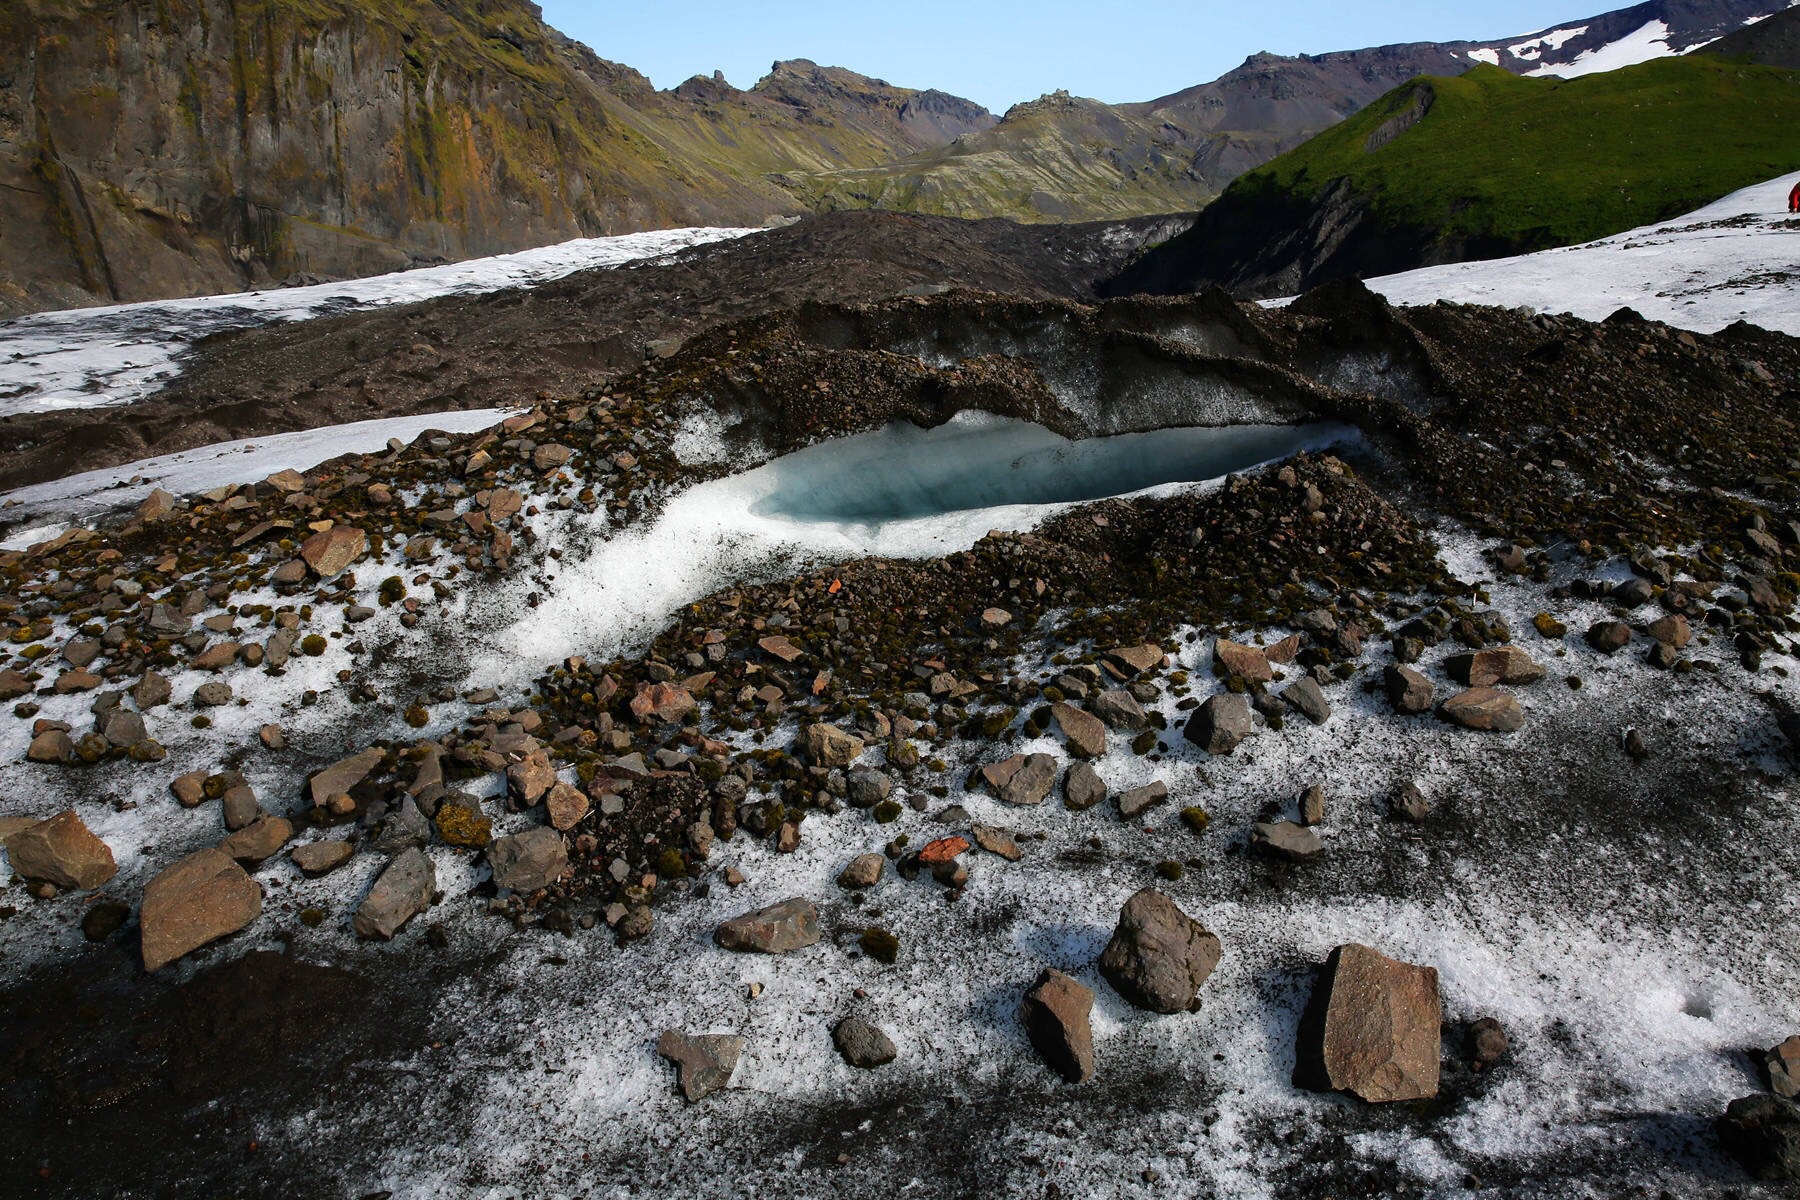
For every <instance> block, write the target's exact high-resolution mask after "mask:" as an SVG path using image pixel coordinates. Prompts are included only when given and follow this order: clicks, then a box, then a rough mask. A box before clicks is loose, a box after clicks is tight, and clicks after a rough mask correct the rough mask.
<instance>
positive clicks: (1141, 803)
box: [1119, 779, 1169, 820]
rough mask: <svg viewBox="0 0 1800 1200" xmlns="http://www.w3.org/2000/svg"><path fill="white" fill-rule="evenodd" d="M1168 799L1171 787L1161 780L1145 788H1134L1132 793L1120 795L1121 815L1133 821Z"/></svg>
mask: <svg viewBox="0 0 1800 1200" xmlns="http://www.w3.org/2000/svg"><path fill="white" fill-rule="evenodd" d="M1168 798H1169V785H1168V784H1166V783H1164V782H1163V781H1162V780H1160V779H1157V780H1153V781H1152V782H1150V783H1146V784H1145V785H1144V786H1143V787H1134V788H1132V789H1131V790H1130V791H1125V792H1120V793H1119V815H1120V816H1121V817H1124V818H1125V819H1126V820H1131V819H1133V818H1135V817H1137V816H1138V815H1139V814H1140V813H1143V812H1145V811H1146V810H1148V809H1151V808H1154V807H1155V806H1156V805H1158V804H1161V803H1162V802H1163V801H1165V800H1167V799H1168Z"/></svg>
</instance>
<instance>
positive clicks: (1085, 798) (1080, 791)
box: [1063, 762, 1106, 812]
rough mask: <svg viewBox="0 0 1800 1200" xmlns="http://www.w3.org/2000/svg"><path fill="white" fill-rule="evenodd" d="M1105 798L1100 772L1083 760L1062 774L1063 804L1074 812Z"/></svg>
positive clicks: (1083, 809) (1104, 785)
mask: <svg viewBox="0 0 1800 1200" xmlns="http://www.w3.org/2000/svg"><path fill="white" fill-rule="evenodd" d="M1104 799H1106V781H1105V780H1103V779H1101V778H1100V773H1099V772H1098V771H1096V770H1094V768H1092V767H1090V766H1088V764H1086V763H1084V762H1078V763H1075V764H1073V765H1072V766H1070V767H1069V772H1068V774H1067V775H1065V776H1063V804H1064V805H1065V806H1066V807H1068V808H1071V809H1074V810H1075V811H1076V812H1083V811H1085V810H1087V809H1090V808H1092V807H1094V805H1096V804H1098V803H1100V802H1101V801H1102V800H1104Z"/></svg>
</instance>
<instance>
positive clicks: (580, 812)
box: [544, 783, 590, 833]
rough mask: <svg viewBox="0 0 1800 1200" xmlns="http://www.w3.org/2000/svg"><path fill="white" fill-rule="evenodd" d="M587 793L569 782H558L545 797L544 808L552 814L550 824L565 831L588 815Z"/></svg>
mask: <svg viewBox="0 0 1800 1200" xmlns="http://www.w3.org/2000/svg"><path fill="white" fill-rule="evenodd" d="M589 807H590V805H589V802H588V798H587V793H586V792H583V791H582V790H581V789H580V788H578V787H574V786H572V785H570V784H567V783H558V784H556V786H554V787H552V788H551V789H550V794H549V795H548V796H545V797H544V809H545V811H546V812H547V813H549V815H550V826H551V828H553V829H560V830H562V831H563V832H564V833H567V832H568V831H569V830H571V829H573V828H574V827H575V825H576V824H577V823H578V822H579V821H580V820H581V819H582V818H583V817H585V816H587V815H588V809H589Z"/></svg>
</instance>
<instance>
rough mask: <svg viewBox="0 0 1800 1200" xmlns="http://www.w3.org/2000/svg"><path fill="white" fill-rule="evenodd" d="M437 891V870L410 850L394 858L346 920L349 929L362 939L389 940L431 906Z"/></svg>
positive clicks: (419, 853)
mask: <svg viewBox="0 0 1800 1200" xmlns="http://www.w3.org/2000/svg"><path fill="white" fill-rule="evenodd" d="M436 890H437V867H435V866H433V865H432V862H431V859H430V858H428V857H426V854H425V852H424V851H423V850H420V849H419V848H418V847H416V846H415V847H414V848H413V849H411V850H408V851H406V852H405V853H404V854H401V855H399V856H398V857H396V858H395V859H394V860H393V861H392V862H390V863H389V864H388V865H387V867H386V868H385V869H384V870H383V871H382V872H381V875H380V877H379V878H377V879H376V880H375V886H374V887H372V888H370V889H369V894H368V895H367V896H366V897H364V898H363V902H362V904H361V905H360V906H358V908H357V910H356V915H355V916H354V917H352V918H351V919H350V927H351V928H352V929H354V930H356V932H357V934H358V935H359V936H361V937H366V938H379V939H380V940H381V941H384V942H385V941H389V940H391V939H392V938H393V936H394V935H395V934H396V933H399V932H400V930H401V928H402V927H403V926H404V925H405V924H406V923H407V922H408V921H410V920H412V919H413V918H414V917H416V916H418V915H419V914H420V913H422V912H424V911H425V910H426V909H428V908H430V907H431V897H432V894H433V893H434V892H435V891H436Z"/></svg>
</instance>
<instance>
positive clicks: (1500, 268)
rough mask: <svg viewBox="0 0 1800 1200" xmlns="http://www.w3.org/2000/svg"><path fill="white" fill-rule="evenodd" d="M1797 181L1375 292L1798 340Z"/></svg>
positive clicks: (1426, 273) (1374, 284) (1377, 282)
mask: <svg viewBox="0 0 1800 1200" xmlns="http://www.w3.org/2000/svg"><path fill="white" fill-rule="evenodd" d="M1796 182H1800V172H1794V173H1791V174H1788V175H1783V176H1781V177H1780V178H1778V179H1773V180H1770V181H1769V182H1767V183H1760V184H1756V185H1754V186H1752V187H1747V188H1744V189H1743V190H1741V191H1737V192H1733V193H1732V194H1731V195H1729V196H1726V197H1725V198H1724V199H1722V200H1719V201H1717V202H1716V203H1713V204H1709V205H1707V206H1706V207H1705V208H1702V209H1699V210H1697V211H1695V212H1692V213H1689V214H1688V215H1687V216H1685V217H1678V218H1676V219H1675V220H1673V221H1664V222H1661V223H1659V224H1656V225H1646V226H1644V227H1643V228H1641V229H1634V230H1631V231H1630V232H1628V233H1621V234H1616V235H1614V236H1613V237H1609V238H1602V239H1601V240H1599V241H1597V242H1588V243H1587V244H1585V245H1581V246H1567V247H1563V248H1561V249H1556V250H1544V251H1540V252H1538V253H1536V254H1525V255H1520V256H1518V257H1516V258H1499V259H1489V260H1487V261H1485V262H1465V263H1452V264H1449V265H1447V266H1439V267H1425V268H1423V269H1421V270H1417V271H1407V272H1405V273H1403V274H1399V275H1389V276H1386V277H1384V278H1380V279H1371V280H1369V281H1368V286H1369V288H1370V289H1371V290H1372V291H1375V292H1378V293H1380V294H1381V295H1383V296H1385V297H1387V298H1388V300H1389V301H1391V302H1393V303H1395V304H1430V303H1432V302H1433V301H1436V300H1451V301H1456V302H1459V303H1465V304H1492V305H1501V306H1506V307H1517V306H1520V305H1525V306H1529V307H1531V308H1535V309H1539V310H1541V311H1545V312H1568V313H1573V314H1574V315H1575V316H1578V317H1585V318H1587V319H1589V320H1600V319H1602V318H1604V317H1606V316H1608V315H1609V314H1611V313H1613V312H1614V311H1616V310H1618V309H1619V308H1621V307H1625V306H1630V307H1631V308H1635V309H1637V310H1638V311H1639V312H1640V313H1642V314H1643V315H1644V316H1646V317H1648V318H1650V319H1651V320H1654V321H1663V322H1666V323H1667V324H1670V325H1674V326H1677V327H1680V328H1683V329H1691V330H1693V331H1694V332H1696V333H1716V332H1717V331H1719V330H1720V329H1723V328H1724V327H1725V326H1727V325H1730V324H1731V323H1733V322H1734V321H1748V322H1749V323H1750V324H1752V325H1760V326H1762V327H1763V328H1765V329H1772V330H1776V331H1777V332H1780V333H1787V334H1792V335H1794V336H1797V337H1800V219H1796V218H1793V217H1791V216H1790V215H1789V214H1788V213H1787V196H1788V192H1789V191H1790V190H1791V189H1792V188H1793V186H1794V184H1795V183H1796ZM1276 303H1280V302H1279V301H1277V302H1276Z"/></svg>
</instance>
